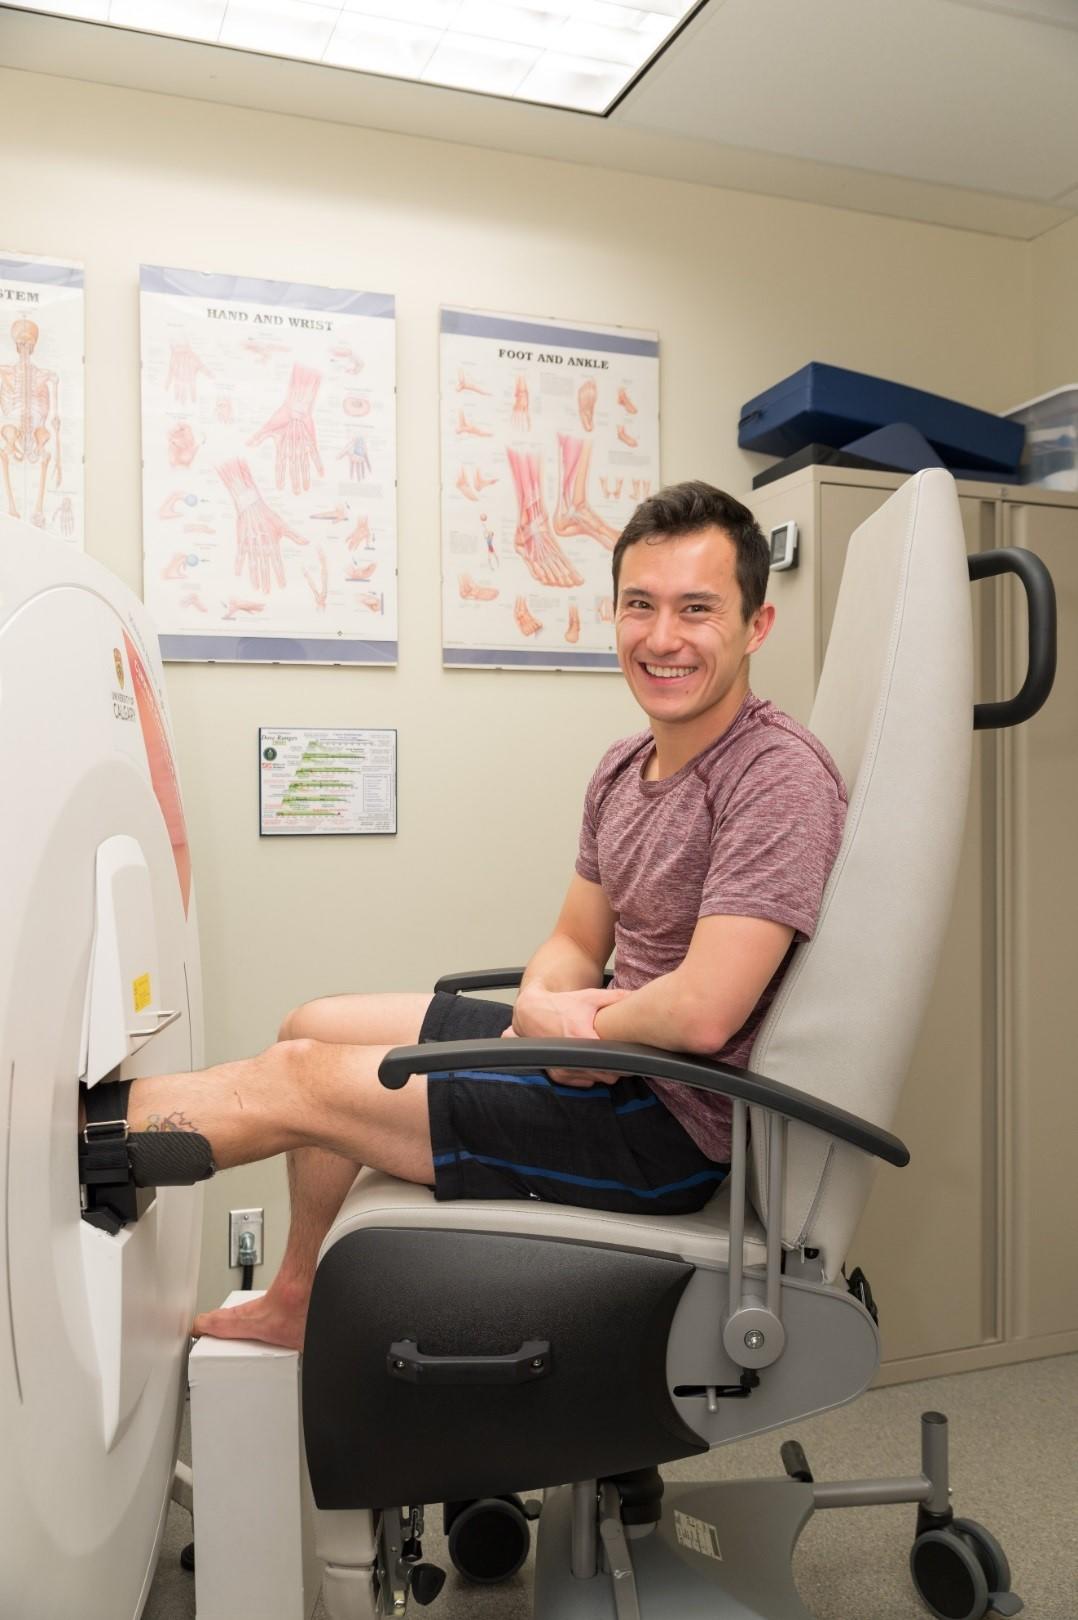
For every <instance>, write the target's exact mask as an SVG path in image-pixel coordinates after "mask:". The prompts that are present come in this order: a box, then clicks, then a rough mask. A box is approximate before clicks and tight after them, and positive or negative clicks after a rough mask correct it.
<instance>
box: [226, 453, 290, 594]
mask: <svg viewBox="0 0 1078 1620" xmlns="http://www.w3.org/2000/svg"><path fill="white" fill-rule="evenodd" d="M217 471H218V473H219V474H220V477H221V482H222V483H223V484H224V486H225V488H226V489H227V490H228V493H229V494H230V495H231V497H232V502H233V505H234V506H235V508H236V562H235V572H236V573H237V574H242V573H243V571H244V569H245V568H246V570H247V574H248V577H249V579H250V581H251V584H252V586H253V587H254V589H255V590H256V591H261V592H262V594H263V595H264V596H268V595H269V593H270V589H271V583H270V581H271V576H272V578H273V579H274V580H276V582H277V584H278V586H280V587H281V588H282V589H283V588H284V584H285V573H284V564H283V562H282V561H281V541H282V540H283V539H289V540H294V541H295V543H296V544H297V545H298V546H305V545H306V544H307V541H306V540H305V539H304V538H303V536H302V535H301V534H297V533H296V531H295V529H291V528H289V526H288V524H287V523H286V522H285V521H284V519H283V518H280V517H278V515H277V513H276V512H274V511H273V510H272V508H271V507H269V506H267V505H266V503H265V501H264V500H263V499H262V496H261V495H260V494H259V492H258V486H257V485H256V483H255V481H254V479H253V478H252V477H251V469H250V467H249V466H248V465H247V463H246V462H245V461H238V460H237V461H226V462H223V463H222V465H221V466H220V467H218V469H217ZM234 605H238V606H239V607H241V608H242V607H243V604H242V603H240V604H235V603H233V604H230V607H231V606H234ZM243 611H245V612H249V611H251V609H249V608H243ZM225 617H226V618H234V617H235V613H233V612H229V613H227V614H226V615H225Z"/></svg>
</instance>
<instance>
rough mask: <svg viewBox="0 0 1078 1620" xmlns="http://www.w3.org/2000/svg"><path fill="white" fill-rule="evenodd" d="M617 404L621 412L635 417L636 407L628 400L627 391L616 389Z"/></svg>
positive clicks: (625, 389)
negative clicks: (626, 412)
mask: <svg viewBox="0 0 1078 1620" xmlns="http://www.w3.org/2000/svg"><path fill="white" fill-rule="evenodd" d="M618 404H619V405H620V406H621V408H622V410H625V411H628V413H629V415H630V416H635V415H636V406H635V405H634V404H633V402H632V400H631V399H630V398H629V390H628V389H627V388H619V389H618Z"/></svg>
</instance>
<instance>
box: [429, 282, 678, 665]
mask: <svg viewBox="0 0 1078 1620" xmlns="http://www.w3.org/2000/svg"><path fill="white" fill-rule="evenodd" d="M441 315H442V321H441V362H442V381H441V388H442V648H443V662H444V663H445V664H447V665H465V666H472V667H483V668H491V667H501V668H531V669H616V668H617V659H616V657H615V654H614V603H613V597H612V594H611V590H612V588H611V578H610V554H611V552H612V551H613V548H614V544H615V542H616V540H617V537H618V535H619V534H620V533H621V530H622V529H623V528H624V526H625V524H626V522H627V521H628V519H629V517H630V516H631V514H632V512H633V510H634V508H635V507H636V506H637V505H638V504H639V502H640V501H642V500H643V499H644V498H645V497H646V496H647V495H649V494H651V493H652V491H653V490H656V489H658V487H659V340H658V336H657V335H656V334H655V333H654V332H634V331H630V330H628V329H627V328H621V327H599V326H579V325H573V324H570V323H569V322H566V321H557V322H555V321H553V320H544V319H542V318H539V317H533V316H525V315H497V314H485V313H482V312H480V311H476V310H465V309H443V310H442V312H441Z"/></svg>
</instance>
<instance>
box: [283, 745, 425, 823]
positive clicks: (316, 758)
mask: <svg viewBox="0 0 1078 1620" xmlns="http://www.w3.org/2000/svg"><path fill="white" fill-rule="evenodd" d="M258 770H259V790H258V805H259V832H260V833H261V834H262V836H263V837H268V836H280V835H284V836H286V837H288V836H291V837H296V836H297V835H303V834H308V835H309V834H311V833H336V834H341V833H395V832H396V830H397V733H396V732H395V731H387V730H367V731H357V730H343V729H329V728H326V727H321V728H319V727H303V728H290V729H287V730H282V729H276V730H275V729H273V728H272V727H268V726H263V727H261V728H260V729H259V733H258Z"/></svg>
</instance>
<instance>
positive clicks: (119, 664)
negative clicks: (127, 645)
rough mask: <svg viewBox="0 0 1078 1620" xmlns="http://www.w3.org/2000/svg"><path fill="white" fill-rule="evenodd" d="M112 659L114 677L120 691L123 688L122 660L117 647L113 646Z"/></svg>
mask: <svg viewBox="0 0 1078 1620" xmlns="http://www.w3.org/2000/svg"><path fill="white" fill-rule="evenodd" d="M112 659H113V663H114V664H115V665H116V679H117V680H118V681H119V683H120V691H121V692H122V691H123V689H124V661H123V659H122V658H121V657H120V649H119V647H113V649H112Z"/></svg>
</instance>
